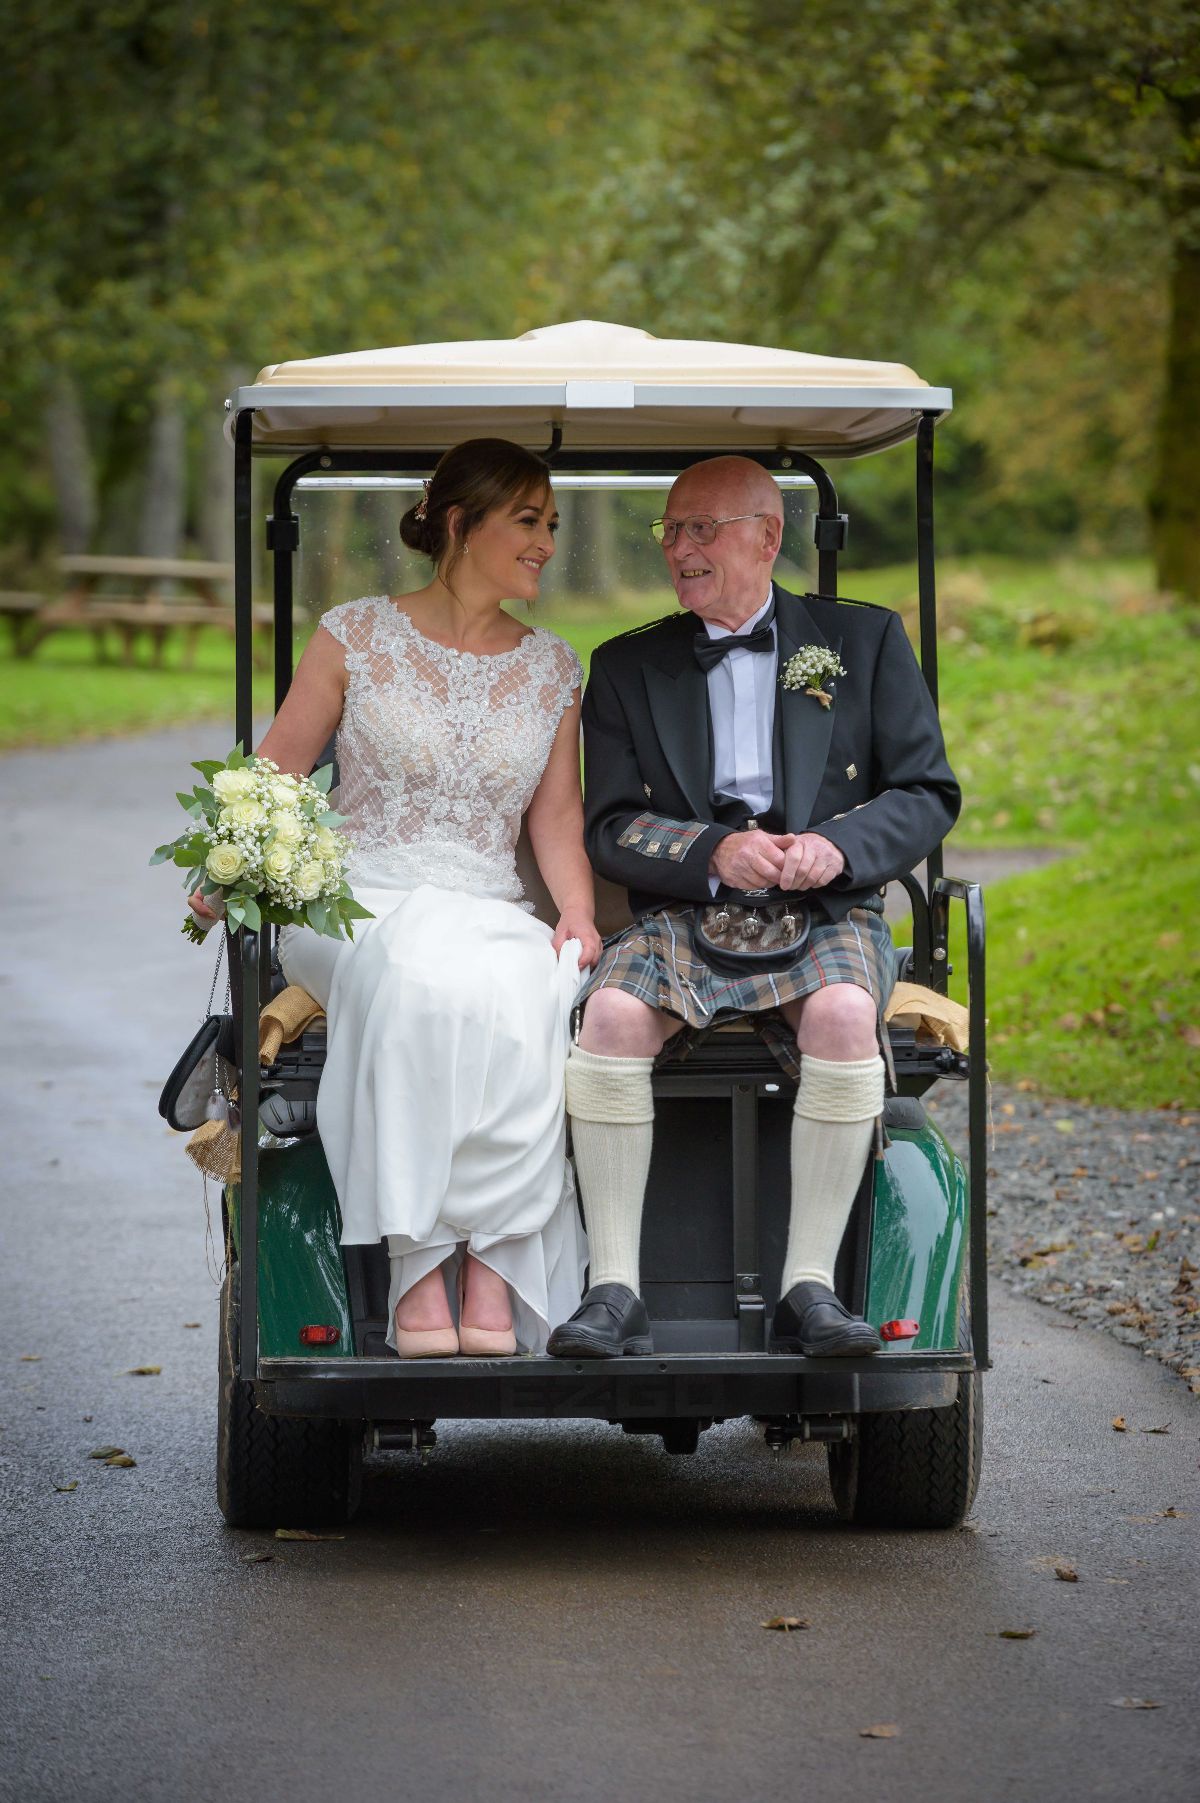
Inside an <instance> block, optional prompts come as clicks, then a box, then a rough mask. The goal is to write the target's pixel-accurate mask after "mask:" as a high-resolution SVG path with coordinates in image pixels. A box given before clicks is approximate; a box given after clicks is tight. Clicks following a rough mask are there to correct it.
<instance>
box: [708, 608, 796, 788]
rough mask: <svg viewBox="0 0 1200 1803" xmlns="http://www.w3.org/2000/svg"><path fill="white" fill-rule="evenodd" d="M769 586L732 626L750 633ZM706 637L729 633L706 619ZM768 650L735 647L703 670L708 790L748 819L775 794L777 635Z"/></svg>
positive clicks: (760, 617) (725, 637)
mask: <svg viewBox="0 0 1200 1803" xmlns="http://www.w3.org/2000/svg"><path fill="white" fill-rule="evenodd" d="M774 592H775V591H774V588H773V587H772V588H770V589H768V591H767V598H766V600H765V601H764V602H763V604H762V606H761V607H760V608H759V610H758V612H757V613H756V614H755V615H753V617H752V618H751V619H749V620H747V621H746V622H745V623H744V625H741V626H739V627H738V628H737V631H738V633H739V635H740V634H743V633H747V632H753V630H754V628H755V627H756V626H758V625H759V624H760V622H761V620H762V617H763V615H764V614H765V613H766V611H767V609H768V608H769V607H770V605H771V601H772V599H773V597H774ZM704 630H705V631H706V632H707V634H708V636H709V638H710V639H727V638H729V637H730V636H731V634H730V630H729V628H728V627H726V626H717V625H715V624H714V623H713V622H712V621H711V620H705V622H704ZM771 630H772V632H773V634H774V636H775V646H774V649H773V650H772V651H770V652H765V651H746V650H734V651H731V652H729V654H728V656H726V657H723V658H722V659H721V661H720V663H719V664H714V665H713V667H712V669H711V670H710V671H709V672H708V707H709V713H710V715H711V717H712V732H713V788H714V789H715V790H716V791H717V792H718V793H719V794H723V795H731V796H733V797H735V798H736V799H737V800H738V801H743V802H745V804H746V807H747V808H748V809H749V812H750V814H751V816H752V817H755V818H756V817H757V816H758V815H759V814H765V813H766V811H767V809H768V808H769V807H770V805H771V800H772V796H773V794H774V787H775V784H774V773H773V770H772V756H771V749H772V732H773V728H774V724H775V681H776V677H777V675H778V671H779V634H778V630H777V628H776V627H775V626H774V624H772V628H771Z"/></svg>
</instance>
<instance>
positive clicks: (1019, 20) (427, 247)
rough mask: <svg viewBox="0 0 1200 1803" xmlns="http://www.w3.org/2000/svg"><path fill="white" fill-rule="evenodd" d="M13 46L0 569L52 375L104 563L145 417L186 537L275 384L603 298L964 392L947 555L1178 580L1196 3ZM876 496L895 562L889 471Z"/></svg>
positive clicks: (675, 16) (133, 37) (119, 534)
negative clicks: (183, 460)
mask: <svg viewBox="0 0 1200 1803" xmlns="http://www.w3.org/2000/svg"><path fill="white" fill-rule="evenodd" d="M0 35H2V37H3V41H4V43H5V45H6V48H7V51H8V61H9V66H10V70H11V79H10V82H9V84H8V87H7V93H6V107H5V110H4V116H3V121H2V123H0V161H2V164H3V167H4V169H5V172H6V173H5V176H4V179H3V184H2V186H0V317H2V318H3V322H4V330H5V339H6V344H7V349H8V354H7V355H6V357H5V359H4V365H3V374H2V376H0V383H2V392H0V420H2V421H3V424H4V428H5V429H4V433H3V436H2V439H0V547H6V548H7V561H8V562H9V563H10V564H13V563H16V564H18V565H20V564H25V565H28V564H29V562H30V561H31V560H36V558H37V557H38V555H39V554H40V553H43V552H45V551H47V549H50V548H52V547H53V542H54V534H55V493H54V487H53V483H52V480H51V475H50V471H49V468H48V464H47V456H46V446H45V412H46V405H45V404H46V397H47V394H48V393H49V392H50V391H51V389H52V386H53V384H54V382H55V380H56V379H60V378H62V377H68V378H69V379H70V380H71V382H72V383H73V384H75V385H76V386H77V390H78V392H79V394H80V395H81V397H82V401H83V408H84V414H85V418H86V425H87V429H88V433H89V439H90V444H91V448H92V453H93V456H94V462H95V469H96V480H97V485H98V489H99V494H100V526H99V528H98V532H99V541H100V542H98V543H97V545H96V546H95V547H94V548H112V545H113V544H114V543H115V544H116V545H117V548H119V549H124V550H128V549H130V548H131V546H130V522H131V520H132V519H133V517H134V513H135V511H136V496H137V493H138V483H139V470H140V465H141V463H142V461H143V459H144V456H145V427H146V424H147V420H148V417H149V416H150V414H151V413H152V412H153V411H154V409H155V408H157V407H161V406H162V405H164V404H170V405H176V406H181V407H183V408H184V409H185V411H186V415H187V418H188V420H189V422H190V427H191V434H192V458H191V463H192V466H193V474H192V486H193V489H194V490H195V491H196V492H195V493H193V495H192V503H191V515H190V519H189V526H190V530H191V531H192V535H193V537H194V536H195V535H196V531H197V523H196V513H197V510H198V507H199V484H200V480H201V478H200V475H199V473H198V472H199V466H200V443H201V439H202V437H203V434H204V431H205V429H206V423H209V424H211V422H214V421H215V420H216V418H217V410H218V409H219V405H220V400H221V398H222V396H223V395H224V394H225V393H226V392H228V389H229V387H230V385H231V384H232V382H233V381H234V380H235V379H249V378H251V377H252V376H253V374H254V372H255V370H256V369H257V368H258V367H259V366H260V365H262V364H264V363H266V362H268V361H272V362H274V361H280V360H282V359H285V358H289V357H297V356H318V355H322V354H326V353H330V352H335V351H342V350H346V349H349V348H360V347H366V346H374V345H381V344H389V343H404V342H413V341H420V340H423V339H434V340H436V339H450V338H460V337H466V338H470V337H482V336H493V335H494V336H498V337H506V336H509V335H511V334H514V333H519V332H521V331H523V330H525V329H527V328H528V327H530V326H532V325H536V324H543V323H548V322H550V321H553V320H556V319H562V318H571V317H588V316H591V317H600V318H615V319H618V320H622V321H624V322H626V323H629V324H636V325H641V326H644V327H646V328H647V329H649V330H651V331H654V332H658V333H662V334H668V335H672V336H683V337H686V336H700V337H703V336H712V337H717V338H745V339H748V340H752V341H757V342H766V343H771V342H774V343H778V344H781V345H786V346H790V347H793V348H800V349H805V350H811V351H818V352H822V353H829V354H835V355H838V354H841V355H850V356H871V357H879V358H895V359H897V360H900V361H902V362H906V363H910V364H912V365H913V366H914V367H916V368H918V369H919V370H920V372H921V373H922V374H923V375H925V376H926V378H927V379H929V380H931V381H936V382H939V383H949V384H951V385H953V386H954V387H955V388H956V390H957V392H958V395H959V406H958V410H957V411H956V414H955V420H954V428H953V431H951V432H947V433H944V434H943V441H944V442H943V450H942V459H943V481H944V485H945V487H946V488H947V490H948V491H949V495H950V497H951V499H952V501H953V505H951V506H949V507H945V508H943V510H942V517H943V521H944V522H945V530H946V532H947V534H948V537H947V540H946V543H947V546H948V548H950V549H958V550H993V551H1000V550H1003V551H1009V552H1012V551H1026V552H1034V553H1037V552H1044V551H1046V550H1047V549H1061V548H1062V546H1063V544H1064V543H1065V542H1066V543H1075V544H1078V545H1080V546H1081V547H1082V548H1084V549H1085V550H1087V549H1091V550H1095V549H1101V548H1102V549H1108V550H1130V549H1135V548H1137V547H1138V546H1140V545H1143V544H1145V543H1146V542H1147V538H1149V539H1150V541H1151V548H1152V549H1153V552H1154V555H1155V557H1156V561H1157V565H1158V574H1159V579H1160V582H1161V583H1163V584H1164V585H1165V586H1167V587H1171V588H1175V589H1177V590H1179V591H1181V592H1184V593H1190V594H1193V595H1196V596H1200V561H1196V560H1200V531H1197V530H1194V528H1196V527H1197V526H1198V525H1200V519H1198V517H1197V513H1196V509H1197V508H1198V507H1200V501H1198V500H1197V498H1196V497H1197V495H1198V494H1200V463H1198V462H1197V459H1200V449H1198V448H1197V446H1196V443H1195V440H1196V434H1195V432H1194V430H1193V429H1192V424H1193V423H1194V417H1195V410H1196V405H1197V404H1198V403H1200V325H1198V324H1197V323H1196V319H1195V316H1194V315H1195V311H1196V309H1195V308H1189V305H1188V302H1189V296H1191V297H1192V299H1193V300H1197V301H1200V49H1198V34H1197V33H1196V30H1195V13H1194V7H1193V6H1192V5H1191V4H1190V0H1133V4H1121V3H1120V0H1041V3H1040V4H1038V5H1033V4H1030V3H1028V0H991V3H990V4H989V5H988V6H987V7H979V6H977V5H975V4H972V3H971V0H919V4H918V3H917V0H858V4H857V5H855V6H854V7H853V8H846V7H844V6H842V5H840V4H837V3H835V0H805V4H803V5H794V6H790V7H784V6H780V5H779V4H778V3H777V0H721V3H715V0H714V3H708V0H694V3H693V4H690V5H689V6H687V7H685V8H671V9H667V8H656V7H646V6H644V5H642V4H634V3H633V0H606V3H605V4H603V5H596V4H594V3H592V0H550V3H549V4H547V5H545V6H541V7H538V8H536V9H531V8H530V7H528V6H527V5H524V4H518V3H517V0H457V3H445V0H410V3H409V4H407V5H405V6H404V7H402V8H401V7H397V6H395V5H394V4H389V3H388V0H335V3H333V4H330V3H329V0H279V3H277V4H273V5H271V6H267V5H265V4H264V3H263V0H237V4H234V3H233V0H198V3H197V0H91V3H89V4H84V0H47V4H46V5H45V6H44V7H42V8H40V9H33V8H30V7H28V5H27V4H25V0H0ZM1189 283H1192V284H1194V286H1191V287H1189ZM1189 320H1190V321H1191V323H1190V326H1189V323H1188V322H1189ZM1168 371H1169V372H1170V374H1169V377H1168ZM1189 397H1190V398H1189ZM1164 403H1165V404H1164ZM901 485H903V486H901ZM860 486H861V492H860V493H859V494H858V495H857V497H856V509H857V511H856V519H855V530H856V536H857V537H858V542H859V546H860V548H861V549H864V550H866V551H867V553H868V554H869V555H870V556H871V557H873V558H874V559H875V560H876V561H887V560H890V559H892V558H894V557H895V556H897V555H902V554H906V553H907V544H906V543H905V540H904V535H905V533H906V531H907V519H906V517H904V516H905V515H906V511H907V510H906V505H905V504H906V501H907V472H906V471H901V470H900V469H899V468H897V467H893V464H892V463H891V462H889V460H887V459H884V460H882V461H881V462H880V463H879V466H878V468H877V469H876V468H869V469H868V470H867V471H865V472H864V480H863V482H862V484H861V485H860ZM1181 546H1184V547H1187V548H1186V549H1181ZM1193 546H1194V547H1195V551H1194V555H1193V550H1192V547H1193ZM2 554H3V553H2V552H0V555H2ZM0 575H2V565H0Z"/></svg>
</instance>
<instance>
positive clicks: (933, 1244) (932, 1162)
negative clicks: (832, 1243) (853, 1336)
mask: <svg viewBox="0 0 1200 1803" xmlns="http://www.w3.org/2000/svg"><path fill="white" fill-rule="evenodd" d="M889 1137H890V1140H891V1143H890V1145H889V1146H888V1148H887V1151H886V1152H885V1154H884V1156H883V1158H882V1159H881V1160H879V1161H878V1162H877V1163H876V1167H875V1215H874V1221H873V1224H872V1230H871V1259H870V1273H869V1277H868V1282H867V1307H866V1317H867V1320H868V1321H870V1322H871V1323H872V1324H873V1325H874V1326H876V1327H878V1326H880V1325H881V1324H882V1323H883V1322H885V1321H908V1320H911V1321H919V1322H920V1324H921V1331H920V1333H919V1334H918V1335H917V1336H916V1338H915V1339H913V1340H906V1341H905V1342H904V1344H905V1345H907V1346H909V1347H911V1348H912V1350H913V1351H915V1352H923V1351H953V1350H955V1349H957V1347H958V1345H959V1333H960V1327H959V1297H960V1292H961V1287H962V1274H963V1257H964V1254H965V1251H966V1247H967V1178H966V1172H965V1171H964V1170H963V1167H962V1163H961V1161H960V1159H959V1158H958V1157H957V1156H956V1155H955V1153H954V1152H953V1151H952V1150H951V1148H950V1147H949V1146H948V1145H947V1143H946V1141H945V1139H944V1138H943V1137H942V1135H941V1133H940V1132H939V1131H938V1129H937V1128H936V1127H935V1126H933V1125H932V1124H930V1125H927V1126H924V1127H921V1128H919V1129H914V1130H907V1129H895V1128H893V1129H891V1130H890V1133H889Z"/></svg>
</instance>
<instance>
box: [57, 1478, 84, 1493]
mask: <svg viewBox="0 0 1200 1803" xmlns="http://www.w3.org/2000/svg"><path fill="white" fill-rule="evenodd" d="M54 1488H55V1489H56V1490H57V1491H58V1494H59V1495H60V1496H70V1494H71V1492H72V1490H78V1488H79V1479H78V1478H77V1477H76V1478H72V1479H71V1482H70V1483H69V1484H55V1486H54Z"/></svg>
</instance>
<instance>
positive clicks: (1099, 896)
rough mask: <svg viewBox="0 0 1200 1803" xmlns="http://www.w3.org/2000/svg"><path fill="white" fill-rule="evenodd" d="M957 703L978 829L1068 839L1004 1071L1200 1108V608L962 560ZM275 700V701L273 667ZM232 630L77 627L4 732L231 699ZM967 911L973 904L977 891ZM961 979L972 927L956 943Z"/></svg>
mask: <svg viewBox="0 0 1200 1803" xmlns="http://www.w3.org/2000/svg"><path fill="white" fill-rule="evenodd" d="M843 587H844V589H845V591H846V592H847V593H848V594H853V595H855V596H858V597H859V598H861V599H862V600H866V601H878V602H883V603H885V604H887V605H890V606H897V607H900V609H901V611H902V612H903V613H904V615H905V619H906V622H907V623H908V624H909V626H910V630H913V629H914V627H915V597H916V582H915V576H914V573H913V572H912V571H911V570H910V569H908V568H907V567H903V568H895V569H889V570H872V571H868V572H865V573H862V574H855V573H853V572H852V571H848V572H847V574H846V576H845V578H844V582H843ZM672 605H673V597H672V596H671V595H670V593H669V592H668V591H665V590H664V591H663V592H662V593H661V594H660V595H656V596H630V597H627V598H626V599H625V600H624V601H622V602H621V603H619V604H617V605H615V606H607V607H605V606H595V607H592V608H590V609H589V608H584V607H582V606H573V607H572V608H571V610H570V611H568V610H567V609H566V608H565V607H563V608H561V609H556V610H555V611H553V612H550V611H547V613H546V614H544V615H542V614H539V615H538V616H537V617H538V618H539V620H540V621H541V622H542V623H543V624H545V625H548V626H549V627H551V629H552V630H554V631H558V632H561V633H562V634H563V636H564V637H566V638H567V639H569V640H570V641H571V643H572V644H573V645H574V646H575V647H576V649H577V650H578V652H579V654H580V656H581V657H582V658H583V660H584V662H585V664H586V663H587V661H588V659H589V658H590V656H591V653H592V652H593V651H594V649H595V647H596V646H597V645H598V644H599V643H601V641H602V640H604V639H605V638H608V637H610V636H611V635H612V633H614V632H618V631H621V630H623V629H624V628H626V627H628V626H631V625H635V624H637V623H639V621H641V620H643V619H647V618H653V617H655V615H656V614H659V613H662V612H665V611H666V610H667V609H668V608H670V607H671V606H672ZM939 613H940V617H941V623H942V638H941V702H942V717H943V721H944V724H945V730H946V739H947V743H948V746H949V749H950V756H951V761H952V762H953V764H954V766H955V768H956V770H957V772H958V775H959V777H960V779H961V781H962V784H963V788H964V792H965V796H966V801H965V806H964V810H963V816H962V819H961V821H960V823H959V825H958V827H957V829H956V833H955V842H956V845H957V846H958V847H959V849H960V850H961V849H966V848H969V847H970V846H972V845H977V846H980V847H993V846H1054V847H1060V848H1063V849H1064V850H1065V852H1066V855H1065V856H1064V858H1063V859H1062V860H1061V861H1060V862H1058V863H1056V864H1054V865H1052V866H1049V867H1046V868H1043V869H1040V870H1038V871H1035V872H1032V873H1030V874H1028V875H1025V876H1018V877H1011V878H1008V879H1007V880H1006V881H1004V882H998V883H995V884H993V885H991V886H990V887H989V890H988V893H987V898H986V900H987V910H988V964H989V971H988V994H989V1007H988V1013H989V1018H990V1034H991V1040H990V1052H991V1063H992V1069H993V1072H994V1074H995V1075H996V1076H998V1077H1000V1078H1004V1079H1007V1080H1025V1081H1032V1082H1033V1083H1035V1084H1036V1085H1037V1086H1038V1087H1039V1088H1042V1089H1044V1090H1046V1091H1047V1092H1048V1093H1053V1094H1059V1095H1065V1096H1075V1097H1087V1098H1090V1099H1092V1100H1094V1101H1098V1102H1100V1101H1105V1102H1112V1103H1115V1104H1117V1105H1119V1106H1123V1107H1149V1106H1155V1105H1160V1106H1161V1105H1169V1104H1174V1105H1177V1106H1185V1107H1197V1106H1200V960H1198V959H1197V955H1196V951H1195V946H1196V920H1197V916H1198V915H1200V850H1198V848H1197V835H1196V833H1195V830H1194V826H1193V824H1192V823H1193V822H1194V820H1195V819H1196V817H1197V813H1198V812H1200V809H1198V807H1197V804H1198V803H1200V745H1198V742H1197V731H1196V722H1197V720H1198V719H1200V621H1198V620H1197V618H1196V616H1195V615H1194V614H1191V615H1189V614H1188V613H1187V612H1185V611H1183V610H1178V609H1176V610H1171V609H1167V608H1164V607H1162V606H1161V605H1160V604H1159V603H1158V602H1157V601H1156V600H1155V598H1154V596H1153V594H1152V592H1151V588H1150V579H1149V570H1148V568H1147V567H1146V565H1145V564H1143V563H1140V562H1137V561H1135V560H1128V561H1123V562H1119V561H1114V560H1106V561H1103V562H1101V561H1085V560H1079V559H1074V560H1064V561H1063V562H1061V563H1057V564H1046V563H1040V564H1027V563H1022V562H1020V561H1018V560H1017V559H1001V558H992V559H981V560H973V561H972V562H971V563H970V564H969V565H963V564H958V563H955V562H954V561H953V560H948V561H946V562H945V563H943V566H942V568H941V571H940V575H939ZM256 699H257V702H258V705H259V706H260V707H261V709H262V711H263V712H264V713H265V712H266V711H267V710H268V709H269V707H270V680H269V677H266V676H264V677H260V678H258V680H257V682H256ZM232 702H233V678H232V654H231V647H230V644H229V641H228V639H227V638H225V637H224V636H221V635H213V636H212V637H211V638H209V639H208V640H207V641H202V643H201V646H200V651H199V655H198V658H197V664H196V668H195V670H194V671H191V672H186V671H183V670H181V669H180V668H179V667H178V648H177V647H175V648H171V649H169V651H168V656H167V665H166V668H165V669H164V670H162V671H153V670H150V669H145V668H138V669H132V670H130V669H125V668H124V667H123V666H119V665H109V666H97V665H96V664H95V663H94V662H93V661H92V645H91V640H90V638H88V637H87V636H86V635H83V634H65V633H64V634H62V635H59V636H57V637H55V638H53V639H51V640H49V641H48V642H47V643H46V644H45V645H43V646H42V647H41V649H40V650H39V651H38V653H37V655H36V656H35V657H34V658H33V659H31V660H28V661H25V662H17V661H15V660H13V659H12V658H11V656H8V657H5V658H3V659H2V660H0V748H6V749H11V748H12V747H14V746H18V745H35V744H58V743H62V742H64V741H70V740H75V739H84V738H96V737H105V736H111V735H113V734H123V733H131V732H142V731H147V730H149V729H151V728H154V727H161V726H167V725H175V724H183V723H185V722H187V721H192V720H201V719H208V718H224V719H229V718H230V716H231V714H232ZM956 912H957V910H956ZM955 961H956V963H957V965H958V975H957V976H956V977H955V983H956V984H960V983H961V979H962V973H963V971H964V970H965V957H964V955H963V953H962V948H961V946H960V947H959V948H958V951H957V954H956V955H955Z"/></svg>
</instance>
